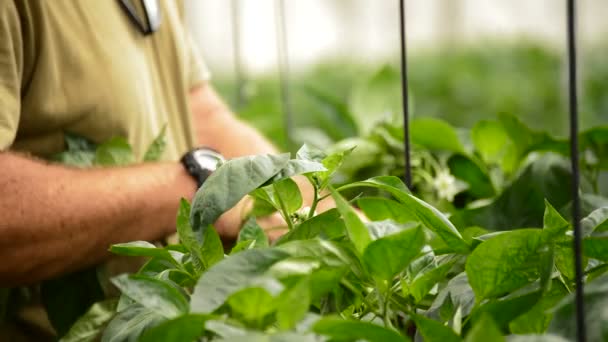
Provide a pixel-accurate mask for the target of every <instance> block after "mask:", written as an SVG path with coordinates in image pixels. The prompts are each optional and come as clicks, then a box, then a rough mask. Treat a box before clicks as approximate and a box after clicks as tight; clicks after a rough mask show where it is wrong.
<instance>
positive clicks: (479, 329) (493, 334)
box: [465, 315, 505, 342]
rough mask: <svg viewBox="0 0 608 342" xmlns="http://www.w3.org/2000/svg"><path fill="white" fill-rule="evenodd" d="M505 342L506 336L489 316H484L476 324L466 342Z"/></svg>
mask: <svg viewBox="0 0 608 342" xmlns="http://www.w3.org/2000/svg"><path fill="white" fill-rule="evenodd" d="M487 341H492V342H503V341H505V338H504V336H503V335H502V333H501V332H500V330H499V329H498V327H497V326H496V324H494V321H492V319H491V318H490V317H489V316H487V315H484V316H482V317H481V318H480V319H479V320H478V321H476V322H474V324H473V328H472V329H471V331H470V332H469V333H468V334H467V338H466V339H465V342H487Z"/></svg>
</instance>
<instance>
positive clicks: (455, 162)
mask: <svg viewBox="0 0 608 342" xmlns="http://www.w3.org/2000/svg"><path fill="white" fill-rule="evenodd" d="M448 166H449V167H450V172H451V173H452V174H453V175H454V176H456V178H458V179H460V180H462V181H464V182H465V183H467V184H468V185H469V188H468V189H467V192H468V193H470V194H471V195H472V196H474V197H476V198H489V197H493V196H494V195H495V194H496V190H495V189H494V185H493V184H492V180H491V179H490V175H489V174H488V171H487V170H486V169H485V168H484V166H483V165H482V164H481V163H479V162H478V161H476V160H474V159H473V158H471V157H468V156H465V155H463V154H454V155H453V156H451V157H450V159H448Z"/></svg>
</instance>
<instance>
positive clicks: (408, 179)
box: [399, 0, 412, 188]
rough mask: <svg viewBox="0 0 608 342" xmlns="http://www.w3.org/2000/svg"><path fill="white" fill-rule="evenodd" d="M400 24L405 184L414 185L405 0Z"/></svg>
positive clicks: (400, 6)
mask: <svg viewBox="0 0 608 342" xmlns="http://www.w3.org/2000/svg"><path fill="white" fill-rule="evenodd" d="M399 26H400V31H399V32H400V33H401V34H400V37H401V97H402V99H403V136H404V144H405V184H406V185H407V187H408V188H411V187H412V166H411V160H410V115H409V97H408V83H407V50H406V36H405V0H399Z"/></svg>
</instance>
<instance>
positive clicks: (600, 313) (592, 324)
mask: <svg viewBox="0 0 608 342" xmlns="http://www.w3.org/2000/svg"><path fill="white" fill-rule="evenodd" d="M583 300H584V302H585V306H584V307H585V326H586V328H587V340H588V341H606V340H607V339H608V276H602V277H599V278H597V279H595V280H593V281H592V282H590V283H588V284H586V285H585V288H584V295H583ZM576 321H577V320H576V305H575V294H574V293H571V294H570V295H568V296H567V297H566V298H564V299H563V300H562V301H561V302H560V303H559V304H558V305H557V306H556V307H555V308H554V315H553V320H552V321H551V324H550V325H549V329H548V332H550V333H553V334H556V335H560V336H563V337H565V338H567V339H569V340H571V341H574V340H576V336H577V335H576Z"/></svg>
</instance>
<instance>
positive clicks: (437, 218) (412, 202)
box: [399, 194, 470, 253]
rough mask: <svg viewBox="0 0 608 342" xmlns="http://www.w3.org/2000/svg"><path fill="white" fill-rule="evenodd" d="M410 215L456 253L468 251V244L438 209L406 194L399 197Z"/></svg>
mask: <svg viewBox="0 0 608 342" xmlns="http://www.w3.org/2000/svg"><path fill="white" fill-rule="evenodd" d="M399 201H400V202H401V203H403V204H404V207H405V208H407V210H409V212H410V213H411V215H415V216H416V217H417V218H418V221H420V222H421V223H422V224H423V225H424V226H425V227H427V228H428V229H430V230H431V231H433V232H434V233H435V234H437V235H439V237H441V239H442V240H443V241H444V242H445V243H446V245H448V247H450V248H451V249H452V250H453V251H454V252H456V253H468V252H469V250H470V246H469V245H468V244H467V243H466V242H465V241H464V239H463V238H462V236H461V235H460V233H459V232H458V230H457V229H456V227H454V225H453V224H452V222H450V220H448V219H447V218H446V217H445V215H443V214H442V213H441V212H439V210H437V209H435V208H434V207H433V206H431V205H430V204H428V203H426V202H424V201H423V200H421V199H418V198H417V197H415V196H413V195H410V194H407V195H406V196H405V197H404V198H401V199H399Z"/></svg>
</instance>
